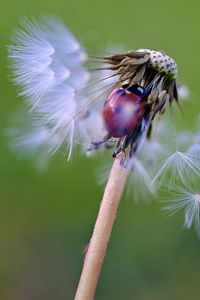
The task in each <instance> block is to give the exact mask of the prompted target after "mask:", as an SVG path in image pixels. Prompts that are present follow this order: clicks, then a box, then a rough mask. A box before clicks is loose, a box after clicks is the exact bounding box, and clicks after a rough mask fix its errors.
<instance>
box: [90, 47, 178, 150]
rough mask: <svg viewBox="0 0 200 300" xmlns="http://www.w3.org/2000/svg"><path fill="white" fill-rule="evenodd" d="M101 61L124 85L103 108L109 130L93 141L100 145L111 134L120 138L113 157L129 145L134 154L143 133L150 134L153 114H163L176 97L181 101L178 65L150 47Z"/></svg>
mask: <svg viewBox="0 0 200 300" xmlns="http://www.w3.org/2000/svg"><path fill="white" fill-rule="evenodd" d="M100 59H101V58H100ZM101 61H102V62H106V63H108V64H109V65H110V66H109V67H108V69H110V70H112V72H115V73H116V74H117V75H118V76H119V81H118V85H121V86H120V87H117V88H115V89H114V90H113V91H112V92H111V93H110V95H109V96H108V98H107V100H106V101H105V103H104V107H103V110H102V116H103V120H104V125H105V128H106V130H107V132H108V133H107V135H106V136H105V137H104V138H103V139H102V140H100V141H99V142H93V143H92V144H93V145H94V146H95V147H96V148H97V147H98V146H100V145H101V144H102V143H105V142H106V141H108V140H109V139H110V138H111V137H114V138H118V139H119V141H118V147H117V149H116V150H115V152H114V153H113V156H116V155H117V154H118V153H119V152H124V153H125V150H126V149H127V147H129V146H130V152H129V156H132V155H133V154H134V153H136V151H137V149H138V146H139V144H140V141H141V140H142V136H144V135H145V134H146V135H147V137H150V134H151V127H152V121H153V119H154V117H155V116H156V115H157V114H163V113H164V112H165V109H166V108H167V106H168V105H170V104H171V103H172V101H173V100H174V99H175V100H176V101H177V102H178V92H177V82H176V77H177V65H176V63H175V61H174V60H173V59H172V58H170V57H169V56H167V55H166V54H165V53H163V52H161V51H154V50H149V49H139V50H136V51H130V52H128V53H126V54H117V55H113V56H110V57H104V58H102V59H101Z"/></svg>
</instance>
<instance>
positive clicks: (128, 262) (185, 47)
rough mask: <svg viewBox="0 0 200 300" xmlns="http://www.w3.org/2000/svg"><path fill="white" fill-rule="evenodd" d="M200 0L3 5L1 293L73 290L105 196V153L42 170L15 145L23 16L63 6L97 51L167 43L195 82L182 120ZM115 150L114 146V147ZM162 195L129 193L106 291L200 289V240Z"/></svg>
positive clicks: (195, 106) (166, 294) (193, 72)
mask: <svg viewBox="0 0 200 300" xmlns="http://www.w3.org/2000/svg"><path fill="white" fill-rule="evenodd" d="M199 9H200V4H199V2H198V1H195V0H190V1H181V0H177V1H174V0H168V1H160V0H155V1H147V0H143V1H134V0H123V1H117V0H116V1H114V0H110V1H107V0H101V1H95V0H87V1H86V0H82V1H80V0H79V1H70V0H56V1H52V0H49V1H39V0H29V1H27V0H26V1H25V0H21V1H20V0H6V1H3V3H2V4H1V10H0V98H1V108H0V120H1V121H0V134H1V140H0V141H1V142H0V145H1V147H0V300H36V299H37V300H47V299H48V300H51V299H52V300H55V299H56V300H64V299H73V295H74V292H75V288H76V285H77V282H78V278H79V275H80V271H81V267H82V250H83V248H84V246H85V245H86V244H87V242H88V240H89V237H90V234H91V231H92V227H93V224H94V221H95V217H96V214H97V211H98V207H99V201H100V199H101V196H102V192H103V187H101V186H99V185H98V183H97V176H96V174H97V173H98V170H99V168H100V167H101V166H102V165H103V164H104V156H107V155H108V154H107V155H106V154H100V155H97V156H96V157H95V158H91V159H89V158H86V157H85V156H84V155H83V154H81V153H79V151H78V149H76V151H75V153H74V155H73V160H72V161H70V162H67V161H66V157H64V155H62V154H61V153H58V154H57V155H56V156H55V157H54V158H53V159H51V162H50V164H49V166H48V167H47V168H46V169H44V170H41V169H40V170H39V169H37V168H36V167H35V165H34V163H33V162H31V161H27V160H25V159H19V158H18V157H17V156H16V155H15V154H14V153H12V152H11V151H10V150H9V147H8V139H7V137H6V135H5V130H6V128H7V127H9V126H10V120H11V119H12V115H13V114H14V112H15V111H16V110H17V107H18V106H19V105H20V103H21V102H22V101H21V99H19V98H16V88H15V87H13V86H12V84H11V83H10V81H9V72H10V71H9V68H8V62H7V58H6V56H7V50H6V45H8V44H9V37H10V35H11V29H12V28H13V27H16V26H17V24H18V21H19V19H20V18H21V17H23V16H34V17H36V18H37V17H40V16H41V15H46V14H51V15H56V16H58V17H60V18H62V20H63V21H64V22H65V24H66V25H67V26H68V27H69V28H70V29H71V31H72V32H73V33H74V34H75V35H76V36H77V38H78V39H79V40H80V41H81V42H82V44H83V45H85V46H86V47H87V48H88V49H90V53H93V54H95V51H96V50H95V49H99V50H103V51H104V50H105V49H108V48H109V47H112V46H113V45H115V46H120V47H121V46H122V47H123V49H125V50H130V49H134V48H136V49H137V48H145V47H147V48H155V49H164V50H165V51H166V52H167V53H169V54H170V55H171V56H172V57H174V58H175V59H176V61H177V63H178V65H179V74H180V80H181V81H182V82H184V83H186V84H187V85H188V86H189V88H190V90H191V96H190V99H189V100H188V101H186V102H184V103H182V108H183V111H184V112H185V114H184V116H181V115H180V114H179V113H177V114H175V119H176V120H177V123H178V126H179V127H185V128H190V129H191V130H192V127H193V125H194V123H195V121H196V119H197V116H198V111H199V110H200V104H199V95H200V85H199V67H200V65H199V53H200V39H199V28H200V18H199ZM109 155H110V154H109ZM160 207H161V205H160V203H156V202H153V203H151V204H150V205H149V204H145V203H137V204H136V203H135V202H134V201H133V199H131V198H129V197H124V198H123V200H122V202H121V205H120V209H119V213H118V218H117V220H116V223H115V226H114V230H113V234H112V239H111V242H110V245H109V249H108V253H107V256H106V260H105V264H104V267H103V271H102V276H101V280H100V283H99V286H98V289H97V294H96V298H95V299H97V300H104V299H105V300H112V299H115V300H120V299H127V300H131V299H135V300H145V299H148V300H151V299H153V300H160V299H162V300H165V299H171V300H175V299H176V300H179V299H181V300H185V299H193V300H195V299H199V297H200V296H199V276H200V240H198V239H197V236H196V233H195V232H194V231H193V230H191V231H186V230H182V221H183V216H182V214H179V215H176V216H174V217H172V218H170V219H165V218H164V216H163V214H162V213H161V211H160Z"/></svg>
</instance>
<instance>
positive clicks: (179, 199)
mask: <svg viewBox="0 0 200 300" xmlns="http://www.w3.org/2000/svg"><path fill="white" fill-rule="evenodd" d="M172 197H173V199H170V200H168V202H169V205H168V206H166V207H164V208H163V210H164V211H165V212H166V213H167V215H169V216H170V215H172V214H174V213H176V212H178V211H179V210H182V209H184V213H185V216H184V227H185V228H187V229H190V228H191V227H192V224H194V226H195V229H196V231H197V234H198V236H199V237H200V222H199V217H200V215H199V213H200V193H199V192H198V191H194V190H193V191H192V190H191V188H190V189H189V190H186V189H185V188H181V187H178V190H177V191H174V192H173V194H172V195H171V197H170V198H172Z"/></svg>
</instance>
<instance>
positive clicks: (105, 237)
mask: <svg viewBox="0 0 200 300" xmlns="http://www.w3.org/2000/svg"><path fill="white" fill-rule="evenodd" d="M120 159H121V158H120V155H118V157H116V158H115V160H114V163H113V166H112V169H111V172H110V176H109V179H108V182H107V185H106V188H105V192H104V195H103V199H102V202H101V205H100V209H99V213H98V216H97V220H96V224H95V227H94V230H93V234H92V237H91V240H90V243H89V247H88V250H87V253H86V255H85V259H84V265H83V269H82V274H81V277H80V281H79V285H78V288H77V291H76V295H75V300H92V299H94V294H95V290H96V286H97V283H98V280H99V276H100V272H101V268H102V264H103V261H104V257H105V254H106V249H107V246H108V242H109V239H110V236H111V231H112V227H113V223H114V221H115V217H116V213H117V209H118V206H119V202H120V199H121V195H122V192H123V190H124V186H125V183H126V178H127V175H128V170H127V169H125V168H123V167H122V166H121V165H120Z"/></svg>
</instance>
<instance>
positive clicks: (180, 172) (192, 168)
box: [152, 151, 200, 189]
mask: <svg viewBox="0 0 200 300" xmlns="http://www.w3.org/2000/svg"><path fill="white" fill-rule="evenodd" d="M165 174H166V175H167V176H169V177H170V178H169V188H170V189H172V188H173V185H174V184H175V183H177V182H179V181H182V182H184V183H185V184H186V185H187V181H191V178H194V177H195V176H200V165H199V162H198V161H197V160H196V157H195V156H193V155H191V154H187V153H182V152H180V151H176V152H175V153H173V154H172V155H171V156H170V157H168V158H167V159H166V160H165V162H164V164H163V165H162V167H161V168H160V170H159V171H158V172H157V174H156V175H155V177H154V179H153V181H152V184H155V183H156V182H157V181H158V180H160V181H161V183H162V182H163V181H164V180H166V177H164V176H163V175H165Z"/></svg>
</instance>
